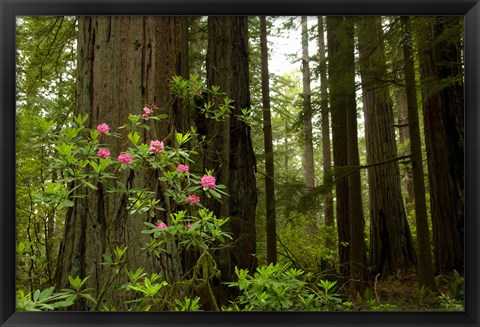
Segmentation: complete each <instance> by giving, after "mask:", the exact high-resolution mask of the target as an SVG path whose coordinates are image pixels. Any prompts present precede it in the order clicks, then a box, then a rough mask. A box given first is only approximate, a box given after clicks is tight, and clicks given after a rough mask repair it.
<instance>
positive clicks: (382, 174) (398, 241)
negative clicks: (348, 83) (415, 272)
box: [358, 17, 415, 276]
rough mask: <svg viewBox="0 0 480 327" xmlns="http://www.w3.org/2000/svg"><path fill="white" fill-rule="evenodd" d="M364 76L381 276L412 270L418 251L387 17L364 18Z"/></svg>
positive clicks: (373, 233) (373, 228) (373, 248)
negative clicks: (402, 162)
mask: <svg viewBox="0 0 480 327" xmlns="http://www.w3.org/2000/svg"><path fill="white" fill-rule="evenodd" d="M358 31H359V33H358V44H359V52H360V62H359V63H360V65H359V66H360V72H361V77H362V89H363V105H364V112H365V137H366V142H367V165H376V166H375V167H370V168H369V169H368V184H369V198H370V261H371V266H372V268H373V272H374V273H375V274H378V273H380V274H382V276H388V275H391V274H395V273H397V271H398V270H400V271H407V270H408V269H409V268H410V267H411V266H412V265H413V264H414V263H415V252H414V248H413V244H412V238H411V234H410V229H409V226H408V223H407V219H406V216H405V209H404V206H403V197H402V193H401V188H400V179H399V168H398V161H397V160H398V159H397V147H396V143H395V134H394V130H393V126H394V122H393V111H392V104H391V100H390V95H389V91H388V84H386V83H385V82H382V79H384V77H385V76H387V67H386V60H385V52H384V46H383V32H382V27H381V17H362V19H361V20H359V25H358Z"/></svg>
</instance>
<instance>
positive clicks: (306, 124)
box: [302, 16, 315, 190]
mask: <svg viewBox="0 0 480 327" xmlns="http://www.w3.org/2000/svg"><path fill="white" fill-rule="evenodd" d="M308 39H309V38H308V21H307V17H306V16H302V77H303V78H302V81H303V93H302V96H303V112H302V116H303V132H304V139H305V154H304V165H305V184H306V186H307V189H310V190H311V189H313V188H314V187H315V170H314V161H313V132H312V129H313V127H312V94H311V93H312V92H311V90H310V58H309V55H308Z"/></svg>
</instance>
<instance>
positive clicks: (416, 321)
mask: <svg viewBox="0 0 480 327" xmlns="http://www.w3.org/2000/svg"><path fill="white" fill-rule="evenodd" d="M19 15H464V16H465V133H466V144H465V157H466V160H465V186H466V191H465V203H466V209H465V215H466V219H465V220H466V221H465V243H466V244H465V256H466V259H465V261H466V267H465V286H466V287H465V312H438V313H433V312H411V313H399V312H382V313H376V312H325V313H308V312H302V313H291V312H279V313H244V312H242V313H233V312H232V313H228V312H219V313H211V312H195V313H177V312H166V313H138V312H132V313H129V312H121V313H107V312H105V313H101V312H42V313H34V312H15V188H16V184H15V167H16V164H15V119H16V117H15V17H16V16H19ZM479 18H480V4H479V3H478V0H477V1H473V0H467V1H462V0H394V1H388V0H357V1H355V0H242V1H239V0H150V1H148V0H144V1H134V0H127V1H118V0H117V1H115V0H100V1H80V0H75V1H67V0H50V1H47V0H25V1H24V0H0V35H1V36H0V40H1V42H0V76H1V80H0V103H1V108H0V124H1V130H0V144H1V147H0V185H1V191H0V195H1V196H0V235H1V236H0V263H1V265H0V324H1V326H40V325H43V326H223V325H225V326H229V325H232V326H324V327H326V326H361V325H369V326H427V325H432V326H469V327H470V326H478V325H479V313H478V309H479V308H480V304H479V301H478V298H479V293H480V292H479V283H478V280H479V269H478V268H479V251H478V250H479V241H478V238H479V235H480V230H479V224H478V221H477V219H478V217H479V210H478V209H479V207H478V203H479V202H480V196H479V187H478V185H479V174H478V172H479V167H480V165H479V164H480V162H479V157H480V151H479V145H480V142H479V135H480V134H479V132H478V127H479V126H480V120H479V114H478V109H479V107H480V105H479V104H480V101H479V99H480V95H479V91H480V84H479V78H480V77H479V76H480V72H479V65H478V64H479V58H480V53H479V52H480V51H479V50H480V33H479V32H480V19H479Z"/></svg>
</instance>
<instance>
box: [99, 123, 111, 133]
mask: <svg viewBox="0 0 480 327" xmlns="http://www.w3.org/2000/svg"><path fill="white" fill-rule="evenodd" d="M97 131H98V132H99V133H100V134H106V133H108V132H110V127H109V126H108V125H107V124H105V123H103V124H100V125H98V126H97Z"/></svg>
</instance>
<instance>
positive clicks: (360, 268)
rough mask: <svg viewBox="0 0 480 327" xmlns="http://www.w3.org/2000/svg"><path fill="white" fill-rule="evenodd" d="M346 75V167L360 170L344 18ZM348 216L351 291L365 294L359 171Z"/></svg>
mask: <svg viewBox="0 0 480 327" xmlns="http://www.w3.org/2000/svg"><path fill="white" fill-rule="evenodd" d="M343 30H344V32H343V36H344V39H343V42H342V43H343V46H342V47H343V49H344V61H343V62H344V64H343V65H342V66H343V74H344V76H345V78H344V80H343V81H344V82H343V83H344V89H345V110H346V128H347V157H348V159H347V161H348V162H347V165H348V166H349V167H359V166H360V157H359V154H358V127H357V101H356V96H355V91H356V83H355V57H354V55H355V46H354V18H352V17H345V18H344V20H343ZM348 217H349V219H348V220H349V224H350V237H351V240H350V244H349V245H348V248H349V251H350V260H351V263H350V265H351V268H350V271H351V278H352V285H351V288H352V292H353V293H356V292H359V293H363V291H364V290H365V288H366V286H367V285H366V283H365V281H366V280H367V275H368V269H367V249H366V245H365V221H364V217H363V205H362V185H361V178H360V170H359V169H356V170H355V171H354V172H352V173H351V174H349V176H348Z"/></svg>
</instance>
